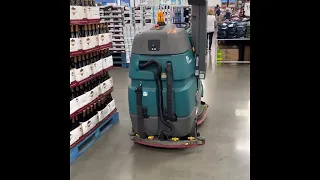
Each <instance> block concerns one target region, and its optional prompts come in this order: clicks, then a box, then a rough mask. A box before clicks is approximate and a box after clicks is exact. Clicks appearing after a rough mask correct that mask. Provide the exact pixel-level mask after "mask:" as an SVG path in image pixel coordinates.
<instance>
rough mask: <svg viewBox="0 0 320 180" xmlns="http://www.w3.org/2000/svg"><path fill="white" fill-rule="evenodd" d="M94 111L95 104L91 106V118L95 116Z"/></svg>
mask: <svg viewBox="0 0 320 180" xmlns="http://www.w3.org/2000/svg"><path fill="white" fill-rule="evenodd" d="M94 115H95V114H94V111H93V104H91V105H90V118H92V117H93V116H94Z"/></svg>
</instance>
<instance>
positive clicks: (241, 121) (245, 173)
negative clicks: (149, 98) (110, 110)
mask: <svg viewBox="0 0 320 180" xmlns="http://www.w3.org/2000/svg"><path fill="white" fill-rule="evenodd" d="M212 53H213V52H212ZM213 57H214V56H213ZM207 65H208V68H207V77H206V79H205V80H204V81H203V85H204V90H205V95H204V98H203V100H204V101H205V102H207V103H208V104H209V105H210V107H209V110H208V116H207V119H206V121H205V122H204V124H202V125H201V127H200V128H199V131H200V132H201V135H202V136H205V137H206V145H205V146H203V147H200V148H196V149H188V150H170V149H156V148H150V147H145V146H141V145H137V144H134V143H133V142H132V141H131V140H130V138H129V135H128V133H129V132H130V131H131V122H130V119H129V114H128V102H127V99H128V95H127V86H128V84H129V79H128V69H122V68H118V69H114V70H112V72H111V76H112V77H113V78H114V92H113V93H112V95H113V97H114V99H116V106H117V108H118V111H119V113H120V121H119V123H118V124H117V125H116V126H114V127H112V128H111V129H110V130H109V131H108V132H106V133H105V134H104V135H103V136H102V137H101V138H100V139H98V140H97V141H96V142H95V143H94V144H93V145H92V146H91V147H90V148H89V149H88V150H87V151H86V152H85V153H84V154H83V155H81V156H80V157H79V158H78V159H77V160H76V161H75V162H74V163H73V164H72V165H71V179H72V180H164V179H166V180H197V179H199V180H249V179H250V66H249V65H241V66H230V65H224V66H221V67H215V66H214V63H212V60H211V59H209V58H208V62H207Z"/></svg>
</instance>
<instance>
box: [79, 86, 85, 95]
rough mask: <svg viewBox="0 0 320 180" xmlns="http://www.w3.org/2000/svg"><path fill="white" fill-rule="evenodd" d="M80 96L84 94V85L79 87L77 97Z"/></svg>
mask: <svg viewBox="0 0 320 180" xmlns="http://www.w3.org/2000/svg"><path fill="white" fill-rule="evenodd" d="M82 94H84V84H81V85H80V86H79V96H81V95H82Z"/></svg>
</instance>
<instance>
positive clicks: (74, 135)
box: [70, 125, 83, 145]
mask: <svg viewBox="0 0 320 180" xmlns="http://www.w3.org/2000/svg"><path fill="white" fill-rule="evenodd" d="M82 135H83V131H82V126H81V125H79V126H78V127H76V128H75V129H73V130H72V131H71V132H70V145H72V144H73V143H75V142H76V141H77V140H78V139H80V137H81V136H82Z"/></svg>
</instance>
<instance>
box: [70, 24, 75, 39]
mask: <svg viewBox="0 0 320 180" xmlns="http://www.w3.org/2000/svg"><path fill="white" fill-rule="evenodd" d="M70 33H71V34H70V37H71V38H75V34H74V31H73V25H71V26H70Z"/></svg>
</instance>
